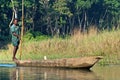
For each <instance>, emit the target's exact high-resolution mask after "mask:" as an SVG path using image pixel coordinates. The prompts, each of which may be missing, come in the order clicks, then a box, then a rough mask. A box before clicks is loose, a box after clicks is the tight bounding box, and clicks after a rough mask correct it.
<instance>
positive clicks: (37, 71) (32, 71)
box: [0, 66, 120, 80]
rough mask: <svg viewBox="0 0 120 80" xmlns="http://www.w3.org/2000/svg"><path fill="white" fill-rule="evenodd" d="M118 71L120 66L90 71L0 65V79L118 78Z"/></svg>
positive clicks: (93, 79) (89, 79) (69, 79)
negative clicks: (5, 66)
mask: <svg viewBox="0 0 120 80" xmlns="http://www.w3.org/2000/svg"><path fill="white" fill-rule="evenodd" d="M116 68H117V69H116ZM119 73H120V66H114V67H110V66H107V67H98V66H95V67H94V68H93V69H92V71H86V70H79V69H77V70H75V69H57V68H36V67H17V68H4V67H0V80H119V79H120V77H119Z"/></svg>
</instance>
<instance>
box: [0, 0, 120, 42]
mask: <svg viewBox="0 0 120 80" xmlns="http://www.w3.org/2000/svg"><path fill="white" fill-rule="evenodd" d="M13 1H14V6H15V8H16V10H17V13H18V19H19V25H20V26H21V20H22V1H21V0H13ZM24 9H25V12H24V17H25V19H24V23H25V24H24V25H25V32H27V31H32V32H35V31H37V32H40V33H41V34H45V35H50V36H54V35H71V34H72V32H73V30H74V29H75V28H77V29H79V30H80V31H81V32H86V31H87V30H88V29H89V28H90V27H93V26H94V27H95V28H96V29H97V30H98V31H101V30H105V29H107V30H112V29H118V28H120V27H119V25H120V0H24ZM12 13H13V8H12V2H11V0H1V1H0V19H1V20H0V24H1V25H0V40H2V39H4V38H6V37H9V23H10V21H11V19H12Z"/></svg>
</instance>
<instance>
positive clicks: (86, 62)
mask: <svg viewBox="0 0 120 80" xmlns="http://www.w3.org/2000/svg"><path fill="white" fill-rule="evenodd" d="M100 59H102V56H91V57H81V58H65V59H54V60H17V61H15V63H16V65H17V66H19V67H49V68H50V67H52V68H73V69H90V68H91V67H92V66H94V65H95V64H96V63H97V62H98V61H99V60H100Z"/></svg>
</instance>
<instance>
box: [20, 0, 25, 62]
mask: <svg viewBox="0 0 120 80" xmlns="http://www.w3.org/2000/svg"><path fill="white" fill-rule="evenodd" d="M23 32H24V0H22V30H21V41H20V60H21V56H22V43H23Z"/></svg>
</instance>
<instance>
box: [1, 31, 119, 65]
mask: <svg viewBox="0 0 120 80" xmlns="http://www.w3.org/2000/svg"><path fill="white" fill-rule="evenodd" d="M119 50H120V30H117V31H103V32H101V33H99V34H98V33H96V32H95V31H91V32H90V33H89V34H84V35H83V34H81V33H76V34H75V35H72V36H71V37H68V38H65V39H62V38H47V39H44V40H30V41H24V44H23V51H22V52H23V53H22V59H23V60H25V59H27V60H41V59H43V58H44V56H46V57H47V58H48V59H60V58H75V57H82V56H103V57H104V59H102V60H101V61H100V62H99V63H100V64H119V63H120V52H119ZM0 53H1V54H0V60H11V58H12V46H11V44H9V45H8V49H6V50H0ZM18 53H19V52H18ZM17 57H18V58H19V54H17Z"/></svg>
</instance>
